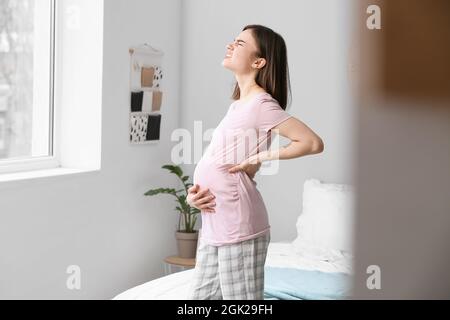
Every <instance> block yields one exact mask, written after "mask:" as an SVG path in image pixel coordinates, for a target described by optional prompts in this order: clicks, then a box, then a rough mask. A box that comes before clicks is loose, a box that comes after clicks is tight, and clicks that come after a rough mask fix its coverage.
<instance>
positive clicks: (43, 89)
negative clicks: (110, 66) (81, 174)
mask: <svg viewBox="0 0 450 320" xmlns="http://www.w3.org/2000/svg"><path fill="white" fill-rule="evenodd" d="M0 21H1V23H0V173H3V172H14V171H23V170H30V169H36V168H48V167H56V166H57V162H56V159H55V157H54V155H55V152H54V151H55V150H54V148H53V145H54V143H53V142H54V141H53V137H54V135H53V131H54V120H53V113H54V110H53V83H54V57H55V52H54V51H55V50H54V48H55V0H38V1H36V0H1V1H0Z"/></svg>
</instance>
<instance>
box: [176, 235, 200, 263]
mask: <svg viewBox="0 0 450 320" xmlns="http://www.w3.org/2000/svg"><path fill="white" fill-rule="evenodd" d="M175 238H176V239H177V248H178V256H179V257H181V258H188V259H192V258H195V255H196V253H197V241H198V231H195V232H181V231H176V232H175Z"/></svg>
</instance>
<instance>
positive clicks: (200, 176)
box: [193, 158, 239, 203]
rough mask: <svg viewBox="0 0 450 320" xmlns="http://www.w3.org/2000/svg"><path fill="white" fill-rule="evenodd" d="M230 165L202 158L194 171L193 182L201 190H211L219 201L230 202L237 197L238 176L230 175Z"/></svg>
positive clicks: (235, 174)
mask: <svg viewBox="0 0 450 320" xmlns="http://www.w3.org/2000/svg"><path fill="white" fill-rule="evenodd" d="M230 167H231V165H229V164H217V163H215V162H211V161H208V160H206V159H205V158H202V159H201V160H200V162H199V163H198V164H197V166H196V167H195V170H194V175H193V182H194V184H198V185H199V186H200V188H201V189H204V188H209V190H210V191H211V193H212V194H214V195H215V196H216V197H217V199H216V203H217V201H220V199H223V200H230V199H235V198H236V196H237V184H238V179H239V177H238V174H237V173H229V172H228V169H229V168H230Z"/></svg>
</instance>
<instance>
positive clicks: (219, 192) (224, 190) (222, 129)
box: [193, 92, 292, 246]
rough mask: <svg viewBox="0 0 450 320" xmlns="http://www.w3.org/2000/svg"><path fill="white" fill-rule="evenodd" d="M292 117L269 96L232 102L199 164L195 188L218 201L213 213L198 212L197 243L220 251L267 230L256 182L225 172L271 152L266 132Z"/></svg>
mask: <svg viewBox="0 0 450 320" xmlns="http://www.w3.org/2000/svg"><path fill="white" fill-rule="evenodd" d="M290 117H292V116H291V115H290V114H289V113H287V112H286V111H285V110H283V109H282V108H281V107H280V105H279V103H278V101H277V100H275V99H274V98H273V97H272V96H271V95H270V94H269V93H267V92H259V93H257V94H256V95H255V96H253V97H252V99H251V100H249V101H247V102H239V101H235V102H233V103H232V104H231V105H230V107H229V109H228V112H227V114H226V115H225V117H224V118H223V119H222V121H221V122H220V123H219V125H218V126H217V128H216V129H215V130H214V133H213V136H212V139H211V142H210V144H209V146H208V148H207V150H206V152H205V153H204V154H203V156H202V158H201V159H200V161H199V162H198V164H197V166H196V168H195V170H194V175H193V182H194V184H198V185H199V186H200V188H202V189H203V188H209V190H210V192H211V193H212V194H214V195H215V196H216V198H215V199H214V200H215V203H216V206H215V207H214V208H215V213H210V212H204V211H203V210H202V212H201V216H202V229H201V239H202V241H204V242H205V243H207V244H210V245H215V246H221V245H226V244H232V243H237V242H241V241H244V240H249V239H253V238H256V237H259V236H262V235H264V234H266V233H268V232H269V230H270V225H269V220H268V214H267V210H266V207H265V205H264V201H263V199H262V197H261V194H260V193H259V191H258V189H257V188H256V182H255V181H254V180H253V179H251V178H250V177H249V176H248V175H247V173H245V172H243V171H239V172H236V173H229V172H228V169H229V168H231V167H233V166H235V165H237V164H239V163H241V162H242V161H244V160H245V159H247V158H248V157H250V156H252V155H255V154H257V153H258V152H260V151H263V150H267V149H268V148H269V147H270V144H271V142H270V129H272V128H273V127H275V126H276V125H278V124H279V123H281V122H283V121H285V120H287V119H288V118H290Z"/></svg>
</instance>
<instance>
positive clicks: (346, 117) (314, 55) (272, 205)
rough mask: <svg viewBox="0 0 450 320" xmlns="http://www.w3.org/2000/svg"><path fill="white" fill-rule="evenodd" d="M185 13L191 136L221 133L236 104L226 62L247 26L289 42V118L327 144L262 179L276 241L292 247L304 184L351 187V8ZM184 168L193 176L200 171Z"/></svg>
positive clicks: (266, 4) (213, 8)
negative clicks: (199, 129) (197, 127)
mask: <svg viewBox="0 0 450 320" xmlns="http://www.w3.org/2000/svg"><path fill="white" fill-rule="evenodd" d="M182 6H183V16H184V19H185V21H184V24H183V26H184V27H183V31H182V43H183V45H182V61H183V65H182V83H183V85H182V88H181V107H182V109H181V113H180V115H181V118H180V119H181V122H180V126H181V127H185V128H188V129H189V130H190V131H191V132H193V127H194V121H203V124H202V126H203V131H205V130H206V129H209V128H215V127H216V126H217V124H218V123H219V121H220V120H221V118H222V117H223V116H224V115H225V112H226V110H227V108H228V106H229V104H230V103H231V102H232V100H231V99H230V96H231V93H232V87H233V84H234V80H235V79H234V77H233V75H232V73H231V72H230V71H229V70H227V69H225V68H223V67H222V66H221V62H222V58H223V56H224V54H225V52H226V49H225V46H226V44H227V43H229V42H230V41H231V40H232V39H233V38H235V36H237V35H238V34H239V32H241V30H242V28H243V27H244V26H245V25H247V24H263V25H266V26H268V27H270V28H272V29H274V30H275V31H276V32H278V33H280V34H281V35H282V36H283V37H284V39H285V41H286V45H287V48H288V60H289V67H290V75H291V85H292V91H293V92H292V99H293V102H292V106H291V108H290V109H288V110H287V111H288V112H290V113H291V114H292V115H294V116H295V117H297V118H299V119H300V120H302V121H303V122H305V123H306V124H307V125H308V126H310V127H311V128H312V129H313V130H314V131H315V132H317V133H318V134H319V135H320V136H321V137H322V138H323V140H324V142H325V151H324V152H323V153H322V154H320V155H314V156H307V157H303V158H300V159H295V160H289V161H283V162H282V163H281V165H280V171H279V173H278V174H277V175H275V176H257V178H256V181H257V183H258V188H259V190H260V191H261V193H262V196H263V198H264V200H265V202H266V205H267V208H268V210H269V215H270V221H271V226H272V240H273V241H281V240H292V239H293V238H294V237H295V236H296V230H295V221H296V218H297V216H298V215H299V213H300V211H301V203H302V192H303V182H304V181H305V179H307V178H311V177H314V178H318V179H321V180H324V181H329V182H336V183H352V181H353V177H352V167H353V150H352V143H353V141H352V136H353V129H354V123H353V107H352V104H351V101H350V100H351V97H350V93H349V90H350V88H349V79H348V78H347V66H348V53H349V46H350V39H349V32H350V26H349V24H350V20H351V19H350V18H349V14H350V11H349V10H350V2H349V1H333V0H321V1H317V0H301V1H287V0H286V1H269V0H251V1H238V0H229V1H208V0H190V1H183V2H182ZM281 142H282V143H286V142H287V141H286V140H282V141H281ZM207 144H208V143H207V142H205V143H204V147H206V146H207ZM196 160H197V161H198V159H196ZM186 167H187V168H188V170H189V171H188V172H191V173H192V172H193V170H194V165H190V166H186Z"/></svg>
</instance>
